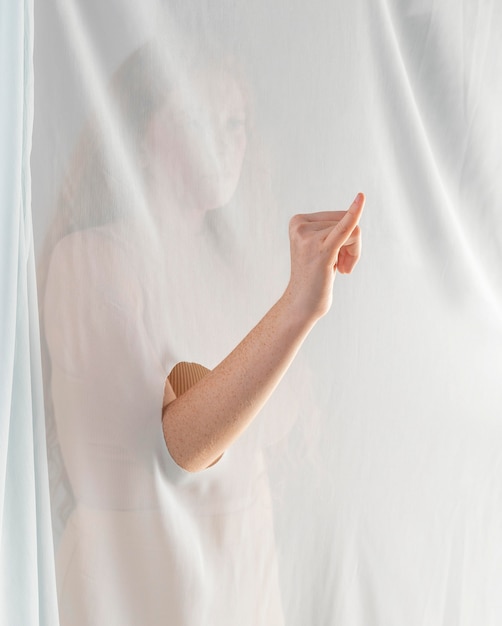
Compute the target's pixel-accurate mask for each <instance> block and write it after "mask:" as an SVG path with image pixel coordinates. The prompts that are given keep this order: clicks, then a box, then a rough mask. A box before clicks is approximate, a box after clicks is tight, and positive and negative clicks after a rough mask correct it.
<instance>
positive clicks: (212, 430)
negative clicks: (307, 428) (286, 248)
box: [162, 194, 365, 472]
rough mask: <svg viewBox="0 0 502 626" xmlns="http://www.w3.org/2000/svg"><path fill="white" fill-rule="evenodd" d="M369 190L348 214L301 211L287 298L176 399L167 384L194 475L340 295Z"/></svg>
mask: <svg viewBox="0 0 502 626" xmlns="http://www.w3.org/2000/svg"><path fill="white" fill-rule="evenodd" d="M364 201H365V198H364V195H363V194H358V195H357V197H356V199H355V200H354V202H353V203H352V205H351V206H350V208H349V209H348V210H347V211H325V212H321V213H310V214H306V215H295V216H294V217H293V218H292V220H291V222H290V228H289V237H290V248H291V276H290V280H289V283H288V286H287V288H286V290H285V292H284V294H283V295H282V296H281V298H280V299H279V300H278V301H277V302H276V303H275V304H274V306H273V307H272V308H271V309H270V311H269V312H268V313H267V314H266V315H265V316H264V317H263V319H262V320H261V321H260V322H259V323H258V324H257V325H256V326H255V328H253V330H251V332H250V333H249V334H248V335H247V336H246V337H245V338H244V339H243V341H242V342H241V343H240V344H239V345H238V346H237V347H236V348H235V349H234V350H233V351H232V352H231V353H230V354H229V355H228V356H227V357H226V358H225V359H224V360H223V361H222V362H221V363H220V364H219V365H218V366H217V367H216V368H215V369H214V370H212V371H211V372H209V373H208V374H207V375H206V376H205V377H204V378H202V379H201V380H200V381H199V382H197V383H196V384H195V385H193V386H192V387H191V388H190V389H189V390H188V391H187V392H186V393H184V394H182V395H180V396H179V397H176V395H175V393H174V391H173V389H172V387H171V385H170V383H169V380H167V381H166V385H165V392H164V405H163V410H162V424H163V431H164V438H165V441H166V445H167V447H168V449H169V452H170V454H171V456H172V457H173V459H174V460H175V461H176V462H177V463H178V465H180V466H181V467H183V468H184V469H186V470H188V471H190V472H197V471H201V470H203V469H205V468H207V467H209V466H210V465H212V464H213V463H214V462H215V461H216V460H217V459H218V458H219V457H220V456H221V455H222V454H223V453H224V451H225V450H226V449H228V448H229V447H230V446H231V445H232V443H233V442H234V441H235V440H236V439H237V438H238V437H239V435H240V434H241V433H242V432H243V431H244V430H245V428H246V427H247V426H248V424H249V423H250V422H251V421H252V420H253V418H254V417H255V416H256V414H257V413H258V412H259V410H260V409H261V407H262V406H263V405H264V403H265V402H266V401H267V399H268V398H269V397H270V395H271V393H272V392H273V390H274V389H275V387H276V386H277V384H278V383H279V381H280V380H281V378H282V376H283V375H284V373H285V372H286V370H287V369H288V367H289V365H290V364H291V362H292V360H293V359H294V357H295V355H296V353H297V352H298V350H299V348H300V346H301V345H302V343H303V341H304V340H305V338H306V337H307V335H308V334H309V332H310V331H311V330H312V328H313V327H314V325H315V324H316V322H317V321H318V320H319V319H320V318H321V317H322V316H323V315H325V314H326V313H327V312H328V310H329V308H330V306H331V301H332V297H333V284H334V279H335V276H336V272H341V273H343V274H349V273H351V272H352V270H353V269H354V267H355V265H356V263H357V261H358V260H359V257H360V254H361V231H360V228H359V226H358V222H359V220H360V218H361V214H362V210H363V206H364Z"/></svg>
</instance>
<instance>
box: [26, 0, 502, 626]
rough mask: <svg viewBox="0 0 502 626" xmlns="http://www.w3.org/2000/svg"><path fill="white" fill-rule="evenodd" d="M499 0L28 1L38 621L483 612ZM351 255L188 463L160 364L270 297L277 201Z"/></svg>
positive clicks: (223, 334) (348, 623)
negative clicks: (283, 353)
mask: <svg viewBox="0 0 502 626" xmlns="http://www.w3.org/2000/svg"><path fill="white" fill-rule="evenodd" d="M501 18H502V15H501V8H500V6H499V5H498V4H497V3H495V2H481V1H480V0H479V1H478V0H466V1H465V2H462V3H460V5H459V4H458V2H453V1H451V2H450V1H446V2H442V3H435V2H432V0H416V1H413V2H408V3H400V2H397V1H393V0H380V1H378V2H374V1H373V0H357V1H356V2H352V3H340V2H338V3H328V2H322V1H321V0H318V1H314V2H310V3H299V2H293V3H291V2H275V3H272V5H271V4H270V3H266V2H262V1H258V2H254V3H245V2H239V0H232V1H231V0H227V1H221V2H213V3H207V4H206V3H204V2H201V3H192V2H181V1H180V2H174V1H173V2H160V1H156V0H150V1H148V2H145V3H137V2H132V1H131V2H107V3H99V2H88V1H86V2H83V1H77V0H71V1H67V0H65V1H64V2H63V1H62V0H61V1H60V2H55V3H53V2H52V3H49V2H39V3H38V12H37V14H36V20H37V21H36V25H37V31H36V42H37V43H36V50H35V70H36V72H37V75H38V76H39V79H38V82H37V91H36V101H35V105H36V106H35V130H34V154H33V160H32V168H33V176H34V206H35V210H34V212H35V222H36V223H35V226H36V228H35V231H36V240H37V248H38V251H39V252H38V259H39V263H38V266H39V273H38V286H39V294H40V303H41V304H40V310H41V328H42V334H43V351H44V380H45V391H46V394H45V396H46V412H47V420H48V450H49V459H50V463H51V489H52V495H51V497H52V505H53V519H54V544H55V550H56V559H57V565H56V570H57V582H58V599H59V610H60V619H61V624H62V625H63V626H66V625H67V624H71V625H72V626H84V625H85V626H90V625H101V624H103V625H104V624H106V625H107V626H108V625H115V624H117V625H118V624H120V625H121V626H129V625H131V626H132V625H136V624H141V625H142V626H157V625H159V624H173V625H176V626H183V625H189V626H193V625H199V624H205V625H206V624H207V625H208V626H210V625H212V624H218V625H221V624H240V625H246V624H249V625H250V626H251V625H253V626H258V625H271V626H280V625H281V624H288V625H294V624H298V625H300V624H302V625H303V624H343V626H363V625H364V626H368V625H385V626H393V625H396V626H397V625H401V624H403V623H406V624H409V625H411V626H415V625H416V626H419V625H420V626H422V625H423V624H441V625H444V626H446V625H450V624H451V625H453V624H460V623H461V624H464V625H471V624H472V625H473V626H474V625H479V624H485V625H495V624H499V623H500V620H501V619H502V602H501V600H500V593H499V589H500V585H501V583H502V531H501V528H502V491H501V486H500V480H499V476H500V469H501V465H502V453H501V450H502V446H501V444H502V393H501V387H500V380H501V374H502V220H501V216H500V215H501V214H500V210H499V207H500V200H501V196H502V183H501V182H500V177H499V176H498V175H497V173H498V172H499V171H500V166H501V165H502V164H501V154H502V137H501V132H500V131H501V128H500V121H499V119H498V118H499V114H498V111H499V110H500V105H501V104H502V89H501V83H500V79H499V74H500V69H501V67H502V58H501V55H502V45H501V43H500V40H499V37H498V33H499V32H500V27H501V26H502V22H501ZM359 190H363V191H364V192H365V193H366V195H367V206H366V209H365V214H364V217H363V220H362V222H361V227H362V230H363V236H364V251H363V257H362V259H361V261H360V263H359V265H358V266H357V268H356V270H355V272H354V274H353V275H351V276H350V277H344V276H340V275H337V277H336V280H335V287H334V299H333V306H332V309H331V311H330V312H329V314H328V315H326V316H325V317H324V318H323V319H322V320H321V321H320V322H319V323H318V324H317V325H316V326H315V328H314V329H313V330H312V332H311V333H310V335H309V337H308V339H307V340H306V342H305V344H304V346H303V347H302V349H301V351H300V353H299V354H298V356H297V358H296V359H295V361H294V364H293V365H292V367H291V368H290V370H289V371H288V373H287V374H286V375H285V377H284V379H283V380H282V382H281V383H280V385H279V387H278V388H277V389H276V391H275V392H274V394H273V395H272V397H271V399H270V401H269V402H268V403H267V404H266V406H265V407H264V408H263V409H262V410H261V411H260V413H259V414H258V415H257V417H256V418H255V420H254V421H253V423H252V424H251V426H250V427H249V428H248V429H247V430H246V431H245V433H244V434H243V435H242V436H241V437H240V438H239V439H238V440H237V441H236V442H235V444H234V445H233V446H231V447H230V448H229V449H228V450H226V451H225V453H224V455H223V456H222V458H221V459H220V460H218V462H216V463H215V464H214V465H213V466H212V467H209V468H208V469H206V470H204V471H202V472H199V473H190V472H187V471H186V470H184V469H183V468H182V467H180V466H179V465H178V464H177V463H176V462H175V461H174V459H173V457H172V456H171V454H170V452H169V450H168V448H167V446H166V443H165V441H164V436H163V431H162V423H161V416H162V405H163V397H164V387H165V383H166V378H167V376H168V375H169V373H170V372H171V371H172V369H173V368H174V367H175V365H176V364H177V363H180V362H189V363H196V364H199V365H201V366H203V367H205V368H207V369H209V370H211V369H213V368H214V367H216V366H217V364H218V363H220V362H221V361H222V359H224V358H225V357H226V355H227V354H229V353H230V352H231V350H232V349H233V348H234V347H235V346H236V345H237V344H238V343H239V341H240V340H241V339H242V338H243V337H244V336H245V334H246V333H247V332H248V331H249V330H250V329H251V328H252V327H253V326H254V325H255V324H256V323H257V322H258V320H259V319H260V318H261V317H262V316H263V315H264V313H265V312H266V311H267V310H268V309H269V308H270V307H271V306H272V305H273V304H274V302H275V301H276V300H277V299H278V298H279V297H280V296H281V294H282V292H283V291H284V288H285V287H286V285H287V281H288V275H289V274H288V272H289V267H288V265H289V251H288V238H287V226H288V221H289V219H290V218H291V216H292V215H294V214H295V213H298V212H302V213H306V212H310V211H320V210H332V209H337V210H344V209H346V208H347V207H348V205H349V204H350V201H351V200H352V198H353V196H354V195H355V193H356V192H357V191H359Z"/></svg>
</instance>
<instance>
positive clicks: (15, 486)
mask: <svg viewBox="0 0 502 626" xmlns="http://www.w3.org/2000/svg"><path fill="white" fill-rule="evenodd" d="M0 76H1V77H2V96H1V98H0V137H1V138H2V140H1V145H0V201H1V208H0V249H1V255H0V297H1V300H0V316H1V317H0V319H1V324H0V390H1V391H0V463H1V465H0V623H2V624H23V625H26V626H55V625H56V624H58V615H57V606H56V588H55V579H54V557H53V549H52V527H51V519H50V502H49V487H48V473H47V455H46V444H45V425H44V408H43V396H42V371H41V359H40V336H39V330H38V328H39V324H38V307H37V290H36V283H35V258H34V249H33V231H32V220H31V177H30V152H31V134H32V125H33V4H32V2H30V1H26V2H13V1H11V0H2V2H0Z"/></svg>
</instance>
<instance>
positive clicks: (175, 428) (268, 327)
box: [163, 291, 315, 472]
mask: <svg viewBox="0 0 502 626" xmlns="http://www.w3.org/2000/svg"><path fill="white" fill-rule="evenodd" d="M314 323H315V317H314V316H312V315H308V314H306V313H305V312H303V311H302V309H301V307H300V306H298V305H297V303H296V302H295V301H294V299H293V297H292V295H291V294H290V293H289V292H288V291H286V292H285V294H284V295H283V296H282V297H281V299H280V300H279V301H278V302H277V303H276V304H275V305H274V306H273V307H272V308H271V309H270V311H269V312H268V313H267V314H266V315H265V317H264V318H263V319H262V320H261V321H260V322H259V323H258V324H257V326H255V328H253V330H251V332H250V333H249V334H248V335H247V336H246V337H245V338H244V340H243V341H242V342H241V343H240V344H239V345H238V346H237V347H236V348H235V349H234V350H233V351H232V352H231V353H230V354H229V356H228V357H226V358H225V359H224V360H223V361H222V362H221V363H220V364H219V365H218V366H217V367H216V368H215V369H214V370H212V371H211V372H210V373H209V374H207V376H205V377H204V378H203V379H202V380H201V381H199V382H198V383H197V384H196V385H194V386H193V387H192V388H190V389H189V390H188V391H187V392H186V393H184V394H183V395H181V396H179V397H178V398H176V399H173V400H172V401H171V402H169V403H167V404H166V406H165V407H164V410H163V429H164V437H165V440H166V444H167V447H168V449H169V452H170V454H171V455H172V457H173V459H174V460H175V461H176V462H177V463H178V464H179V465H180V466H181V467H183V468H185V469H187V470H189V471H192V472H196V471H199V470H202V469H205V468H206V467H208V466H209V465H211V464H212V463H213V462H214V461H215V460H216V459H217V458H219V457H220V456H221V454H223V452H224V451H225V450H226V449H227V448H228V447H229V446H230V445H231V444H232V443H233V442H234V441H235V440H236V439H237V438H238V437H239V435H240V434H241V433H242V432H243V430H244V429H245V428H246V427H247V426H248V424H249V423H250V422H251V421H252V419H253V418H254V417H255V416H256V414H257V413H258V412H259V411H260V409H261V407H262V406H263V405H264V403H265V402H266V401H267V399H268V398H269V397H270V395H271V393H272V392H273V390H274V389H275V387H276V386H277V384H278V383H279V381H280V380H281V378H282V377H283V375H284V373H285V372H286V370H287V368H288V367H289V365H290V363H291V361H292V360H293V358H294V356H295V354H296V353H297V351H298V349H299V348H300V346H301V344H302V343H303V341H304V339H305V337H306V336H307V335H308V333H309V331H310V330H311V328H312V327H313V325H314Z"/></svg>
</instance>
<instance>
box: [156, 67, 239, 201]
mask: <svg viewBox="0 0 502 626" xmlns="http://www.w3.org/2000/svg"><path fill="white" fill-rule="evenodd" d="M190 78H191V80H190V81H188V82H187V85H186V87H184V88H181V87H180V88H178V89H177V90H175V91H174V93H172V94H171V95H170V97H169V101H168V102H167V103H166V104H165V105H164V106H163V107H162V108H161V109H160V110H159V111H157V112H156V114H155V115H154V116H153V118H152V120H151V123H150V126H149V128H148V130H147V144H148V152H149V156H150V161H151V169H152V170H153V172H154V174H155V179H156V181H157V183H160V185H161V187H163V188H166V187H168V188H169V190H170V192H171V193H174V195H175V197H176V200H177V201H178V202H180V203H181V204H185V205H187V206H188V207H189V208H194V209H196V210H198V211H207V210H210V209H215V208H217V207H220V206H223V205H225V204H227V203H228V202H229V200H230V199H231V197H232V195H233V194H234V192H235V189H236V187H237V184H238V182H239V178H240V174H241V170H242V164H243V161H244V154H245V150H246V111H245V103H244V98H243V95H242V92H241V90H240V89H239V87H238V85H237V83H236V81H235V80H234V79H233V78H232V77H231V76H230V75H229V74H228V73H226V72H223V71H219V70H209V71H206V72H205V73H202V72H198V73H196V74H195V75H194V76H193V77H190Z"/></svg>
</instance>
